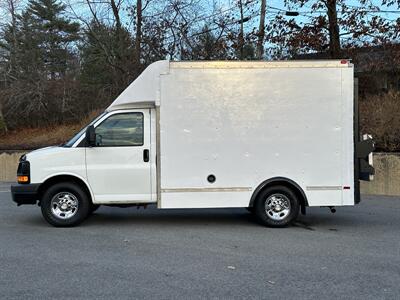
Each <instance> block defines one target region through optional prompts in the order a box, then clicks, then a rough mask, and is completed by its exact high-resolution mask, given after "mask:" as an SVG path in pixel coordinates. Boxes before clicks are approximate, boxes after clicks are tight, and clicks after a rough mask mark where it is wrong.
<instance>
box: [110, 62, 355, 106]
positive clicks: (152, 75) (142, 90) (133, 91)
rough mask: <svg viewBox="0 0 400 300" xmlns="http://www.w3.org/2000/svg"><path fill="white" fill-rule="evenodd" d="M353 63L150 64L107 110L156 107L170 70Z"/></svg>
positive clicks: (319, 66)
mask: <svg viewBox="0 0 400 300" xmlns="http://www.w3.org/2000/svg"><path fill="white" fill-rule="evenodd" d="M349 67H353V65H352V64H351V63H350V60H347V59H342V60H340V59H338V60H287V61H169V60H160V61H157V62H154V63H152V64H151V65H149V66H148V67H147V68H146V69H145V70H144V71H143V72H142V74H140V76H139V77H138V78H136V80H135V81H133V82H132V83H131V84H130V85H129V86H128V87H127V88H126V89H125V90H124V91H123V92H122V93H121V94H120V95H119V96H118V97H117V98H116V99H115V100H114V102H113V103H111V105H110V106H109V107H108V108H107V111H111V110H117V109H128V108H135V107H142V108H143V107H154V106H155V105H159V103H160V76H161V75H167V74H168V73H169V71H170V69H275V68H349Z"/></svg>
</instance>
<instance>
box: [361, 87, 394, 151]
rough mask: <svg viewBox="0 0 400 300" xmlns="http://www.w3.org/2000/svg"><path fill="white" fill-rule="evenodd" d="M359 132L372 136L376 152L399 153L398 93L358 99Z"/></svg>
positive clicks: (392, 92) (391, 92)
mask: <svg viewBox="0 0 400 300" xmlns="http://www.w3.org/2000/svg"><path fill="white" fill-rule="evenodd" d="M359 107H360V132H361V133H368V134H372V136H373V138H374V140H375V143H376V148H377V150H378V151H386V152H394V151H400V92H394V91H390V92H388V93H385V94H381V95H369V96H366V97H365V98H364V99H360V103H359Z"/></svg>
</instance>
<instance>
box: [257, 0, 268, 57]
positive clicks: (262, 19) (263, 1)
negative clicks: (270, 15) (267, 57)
mask: <svg viewBox="0 0 400 300" xmlns="http://www.w3.org/2000/svg"><path fill="white" fill-rule="evenodd" d="M266 2H267V1H266V0H261V9H260V11H261V13H260V26H259V27H258V41H257V59H263V57H264V37H265V10H266Z"/></svg>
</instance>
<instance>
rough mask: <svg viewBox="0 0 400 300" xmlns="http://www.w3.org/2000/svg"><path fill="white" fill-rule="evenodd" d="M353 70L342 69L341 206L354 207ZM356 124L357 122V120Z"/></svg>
mask: <svg viewBox="0 0 400 300" xmlns="http://www.w3.org/2000/svg"><path fill="white" fill-rule="evenodd" d="M354 113H355V110H354V69H353V68H346V69H342V126H343V131H342V132H343V142H342V153H343V159H342V170H343V177H342V180H343V181H342V185H343V186H344V187H346V188H345V189H343V190H342V193H343V205H354V204H355V203H354V202H355V197H354V196H355V193H354V192H355V188H356V186H355V183H354V167H355V164H354V134H355V133H354V122H355V119H354ZM357 122H358V120H357Z"/></svg>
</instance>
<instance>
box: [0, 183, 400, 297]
mask: <svg viewBox="0 0 400 300" xmlns="http://www.w3.org/2000/svg"><path fill="white" fill-rule="evenodd" d="M0 298H1V299H56V298H57V299H76V298H80V299H128V298H129V299H134V298H138V299H209V298H213V299H294V298H296V299H400V198H397V197H383V196H365V197H363V199H362V202H361V204H360V205H357V206H355V207H346V208H344V207H342V208H341V207H339V208H338V209H337V212H336V214H332V213H330V212H329V210H328V209H327V208H312V209H308V211H307V215H306V216H301V217H300V219H299V222H297V223H296V225H295V226H293V227H290V228H283V229H272V228H265V227H262V226H260V225H258V224H257V223H256V222H255V221H254V219H253V217H252V215H251V214H250V213H248V212H247V211H246V210H245V209H192V210H183V209H182V210H157V209H156V208H155V207H151V208H147V209H145V210H144V209H143V208H141V209H139V210H137V209H136V208H113V207H112V208H111V207H101V208H100V209H99V210H98V211H96V212H95V214H94V215H93V216H91V217H90V218H89V219H88V220H86V221H85V222H84V223H83V224H82V225H80V226H79V227H75V228H54V227H51V226H50V225H48V224H47V223H46V222H45V221H44V220H43V218H42V216H41V213H40V208H39V207H37V206H20V207H17V206H16V204H15V203H13V202H12V201H11V196H10V193H9V184H5V183H3V184H0Z"/></svg>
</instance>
